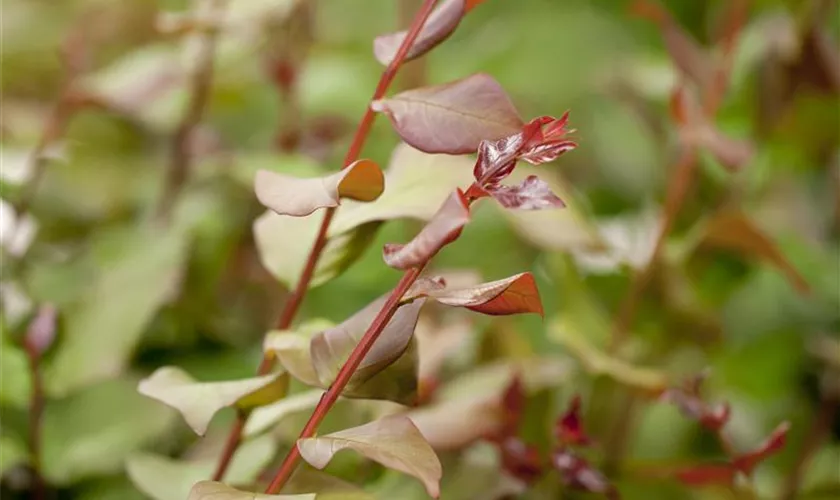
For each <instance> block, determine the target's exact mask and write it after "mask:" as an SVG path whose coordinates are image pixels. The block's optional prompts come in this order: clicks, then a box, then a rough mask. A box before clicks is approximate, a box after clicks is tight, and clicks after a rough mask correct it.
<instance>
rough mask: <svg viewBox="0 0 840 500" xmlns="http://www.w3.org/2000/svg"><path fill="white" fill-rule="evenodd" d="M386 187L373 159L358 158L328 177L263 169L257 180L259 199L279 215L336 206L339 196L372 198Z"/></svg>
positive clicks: (296, 215)
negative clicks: (302, 177)
mask: <svg viewBox="0 0 840 500" xmlns="http://www.w3.org/2000/svg"><path fill="white" fill-rule="evenodd" d="M384 189H385V178H384V175H383V174H382V171H381V170H380V169H379V166H378V165H377V164H376V163H375V162H373V161H371V160H358V161H356V162H354V163H353V164H351V165H349V166H348V167H347V168H344V169H342V170H340V171H339V172H336V173H334V174H332V175H329V176H326V177H315V178H310V179H300V178H297V177H292V176H288V175H283V174H278V173H276V172H270V171H268V170H260V171H258V172H257V175H256V178H255V180H254V191H255V192H256V194H257V199H259V200H260V203H262V204H263V205H265V206H266V207H267V208H270V209H271V210H273V211H275V212H277V213H278V214H280V215H291V216H294V217H303V216H306V215H309V214H311V213H312V212H314V211H315V210H317V209H319V208H326V207H335V206H338V204H339V199H340V198H350V199H351V200H357V201H373V200H375V199H377V198H378V197H379V195H381V194H382V191H383V190H384Z"/></svg>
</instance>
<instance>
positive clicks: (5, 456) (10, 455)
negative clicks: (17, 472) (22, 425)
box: [0, 433, 29, 477]
mask: <svg viewBox="0 0 840 500" xmlns="http://www.w3.org/2000/svg"><path fill="white" fill-rule="evenodd" d="M27 462H29V451H28V450H27V449H26V445H24V444H23V442H22V441H21V440H19V439H17V438H16V437H15V436H12V435H9V434H5V433H3V434H0V477H2V476H3V475H4V474H5V473H6V471H7V470H9V469H11V468H12V467H15V466H17V465H21V464H26V463H27Z"/></svg>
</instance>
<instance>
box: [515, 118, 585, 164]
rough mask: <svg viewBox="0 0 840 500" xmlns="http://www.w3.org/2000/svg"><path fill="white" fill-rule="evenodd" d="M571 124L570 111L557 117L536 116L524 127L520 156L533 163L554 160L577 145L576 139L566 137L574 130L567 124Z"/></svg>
mask: <svg viewBox="0 0 840 500" xmlns="http://www.w3.org/2000/svg"><path fill="white" fill-rule="evenodd" d="M568 124H569V112H568V111H567V112H565V113H563V116H561V117H560V118H557V119H555V118H554V117H552V116H541V117H539V118H534V119H533V120H531V121H530V122H529V123H528V124H526V125H525V127H524V128H523V129H522V135H523V137H524V144H523V145H522V150H521V152H520V154H519V158H520V159H522V160H525V161H527V162H528V163H530V164H531V165H540V164H542V163H547V162H550V161H554V160H555V159H557V157H558V156H560V155H562V154H563V153H565V152H567V151H571V150H573V149H575V148H576V147H577V144H576V143H575V142H574V141H570V140H569V139H567V138H566V135H567V134H570V133H572V132H574V130H569V129H567V128H566V126H567V125H568Z"/></svg>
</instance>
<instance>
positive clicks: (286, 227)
mask: <svg viewBox="0 0 840 500" xmlns="http://www.w3.org/2000/svg"><path fill="white" fill-rule="evenodd" d="M471 181H472V162H471V161H470V160H469V159H467V158H462V157H457V156H449V155H429V154H425V153H421V152H420V151H417V150H415V149H412V148H410V147H409V146H407V145H405V144H401V145H400V146H397V148H396V149H395V150H394V153H393V155H392V157H391V160H390V163H389V165H388V170H387V171H386V172H385V192H384V193H382V195H381V196H380V197H379V198H378V199H377V200H376V202H375V203H363V202H356V201H353V200H344V201H343V202H342V204H341V208H340V209H339V210H338V211H337V212H336V216H335V218H334V220H333V222H332V224H331V225H330V230H329V233H328V236H329V242H328V243H327V246H326V248H325V250H324V253H323V254H322V256H321V259H320V261H319V262H318V265H317V267H316V269H315V273H314V275H313V278H312V282H311V284H310V286H313V287H314V286H318V285H321V284H323V283H325V282H327V281H329V280H330V279H332V278H334V277H336V276H338V275H339V274H341V273H343V272H344V271H345V270H346V269H347V268H348V267H350V265H351V264H352V263H353V262H355V261H356V260H357V259H358V258H359V257H361V255H362V253H363V252H364V250H365V249H366V248H367V246H368V244H370V242H371V240H372V239H373V236H374V235H375V234H376V231H377V230H378V229H379V226H380V224H379V222H382V221H387V220H392V219H402V218H410V219H418V220H429V219H431V218H432V216H433V215H434V214H435V212H436V211H437V208H438V206H440V204H441V203H442V202H443V200H444V199H446V197H447V196H448V195H449V194H450V193H452V190H453V189H454V188H455V187H458V186H467V185H469V183H470V182H471ZM321 220H322V219H321V217H318V216H316V217H284V216H281V215H278V214H276V213H274V212H271V211H267V212H266V213H264V214H263V215H261V216H260V217H259V218H257V220H256V221H254V229H253V230H254V238H255V240H256V242H257V247H258V249H259V253H260V259H261V260H262V263H263V265H264V266H265V268H266V269H267V270H268V271H269V272H270V273H271V274H272V275H274V277H276V278H277V279H278V280H280V282H282V283H283V284H284V285H286V286H287V287H289V288H293V287H294V286H295V285H296V284H297V279H298V277H299V276H300V273H301V271H302V270H303V267H304V266H305V264H306V260H307V257H308V256H309V251H310V250H311V248H312V242H313V241H315V236H316V235H317V233H318V228H319V227H320V225H321Z"/></svg>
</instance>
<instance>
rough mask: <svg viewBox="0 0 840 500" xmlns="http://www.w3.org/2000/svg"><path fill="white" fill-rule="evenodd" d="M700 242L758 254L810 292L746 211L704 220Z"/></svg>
mask: <svg viewBox="0 0 840 500" xmlns="http://www.w3.org/2000/svg"><path fill="white" fill-rule="evenodd" d="M700 244H701V245H706V246H709V247H713V248H722V249H727V250H735V251H738V252H741V253H743V254H744V256H745V257H757V258H760V259H764V260H766V261H768V262H770V263H771V264H773V265H775V266H776V267H777V268H778V269H779V270H780V271H782V272H783V273H784V274H785V276H786V277H787V278H788V280H789V281H790V283H791V284H792V285H793V286H794V287H796V289H797V290H799V291H800V292H802V293H810V290H811V288H810V286H809V284H808V282H807V281H805V278H803V277H802V275H801V274H800V273H799V271H798V270H797V269H796V268H795V267H794V266H793V264H791V263H790V261H789V260H788V259H787V258H786V257H785V256H784V254H782V252H781V251H780V250H779V247H778V246H777V245H776V243H775V242H773V241H772V240H771V239H770V238H769V237H768V236H767V235H766V234H765V233H764V231H762V230H761V229H760V228H759V227H758V226H756V225H755V224H754V223H753V222H752V221H751V220H750V219H749V218H748V217H747V216H746V215H745V214H743V213H742V212H739V211H731V210H730V211H722V212H718V213H717V214H715V215H713V216H712V217H711V218H710V219H709V220H707V221H706V223H705V226H704V228H703V236H702V237H701V239H700Z"/></svg>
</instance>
